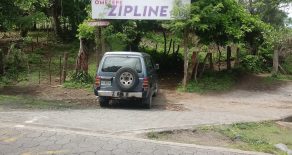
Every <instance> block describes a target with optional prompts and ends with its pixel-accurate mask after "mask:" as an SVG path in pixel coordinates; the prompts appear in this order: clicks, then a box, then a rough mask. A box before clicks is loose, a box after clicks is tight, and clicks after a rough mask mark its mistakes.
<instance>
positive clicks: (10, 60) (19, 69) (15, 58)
mask: <svg viewBox="0 0 292 155" xmlns="http://www.w3.org/2000/svg"><path fill="white" fill-rule="evenodd" d="M4 66H5V76H6V77H7V78H8V79H11V80H19V78H20V77H21V76H20V75H22V74H25V72H26V71H27V68H28V58H27V56H26V54H25V53H24V52H22V51H21V50H20V49H18V48H16V47H15V44H12V45H11V47H10V49H9V52H8V54H7V55H6V56H5V59H4Z"/></svg>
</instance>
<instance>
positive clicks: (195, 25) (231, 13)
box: [169, 0, 266, 87]
mask: <svg viewBox="0 0 292 155" xmlns="http://www.w3.org/2000/svg"><path fill="white" fill-rule="evenodd" d="M173 14H174V16H175V17H176V20H174V21H172V22H170V24H169V28H170V29H171V30H172V31H174V32H175V33H176V34H177V35H178V36H180V37H182V38H187V36H188V35H187V34H192V35H196V36H198V37H199V40H200V43H202V44H206V45H209V44H211V43H215V44H217V46H218V47H219V46H225V45H227V44H228V43H230V42H235V43H236V42H242V41H244V40H245V39H246V40H248V41H251V42H252V43H254V40H253V39H254V38H257V37H261V35H262V33H263V32H264V30H265V29H266V24H264V23H263V22H262V21H261V20H259V19H258V18H257V17H255V16H253V15H251V14H249V13H248V12H246V11H245V9H244V8H243V7H242V6H241V5H239V4H238V3H237V2H235V1H233V0H209V1H205V0H197V1H195V2H193V3H192V5H191V6H190V7H188V6H183V5H182V4H181V3H180V1H177V2H176V7H175V9H174V12H173ZM255 32H259V33H260V34H258V33H255ZM248 34H253V36H252V37H247V35H248ZM189 43H190V42H188V39H186V40H185V41H184V48H185V51H184V52H185V54H184V61H185V65H184V67H185V68H184V72H185V74H184V79H183V86H184V87H185V86H186V84H187V83H188V81H187V79H188V77H187V76H189V75H188V74H187V70H188V69H187V67H188V60H189V47H188V46H189V45H191V44H189ZM186 44H189V45H186Z"/></svg>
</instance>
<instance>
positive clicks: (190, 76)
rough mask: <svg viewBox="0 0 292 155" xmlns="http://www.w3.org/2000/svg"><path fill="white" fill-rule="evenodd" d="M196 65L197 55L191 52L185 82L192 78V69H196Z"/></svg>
mask: <svg viewBox="0 0 292 155" xmlns="http://www.w3.org/2000/svg"><path fill="white" fill-rule="evenodd" d="M196 63H197V53H196V52H193V54H192V58H191V62H190V64H189V68H188V76H187V77H188V79H187V81H190V80H191V78H192V75H194V68H195V67H196Z"/></svg>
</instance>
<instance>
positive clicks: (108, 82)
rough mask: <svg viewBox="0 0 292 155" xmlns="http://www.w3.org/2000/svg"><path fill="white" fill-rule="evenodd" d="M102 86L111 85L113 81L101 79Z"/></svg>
mask: <svg viewBox="0 0 292 155" xmlns="http://www.w3.org/2000/svg"><path fill="white" fill-rule="evenodd" d="M101 85H102V86H111V85H112V82H111V81H101Z"/></svg>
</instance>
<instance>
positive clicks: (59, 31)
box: [52, 0, 62, 38]
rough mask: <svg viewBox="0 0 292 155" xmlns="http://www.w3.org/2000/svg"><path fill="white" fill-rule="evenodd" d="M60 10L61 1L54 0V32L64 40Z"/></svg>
mask: <svg viewBox="0 0 292 155" xmlns="http://www.w3.org/2000/svg"><path fill="white" fill-rule="evenodd" d="M59 10H60V0H54V2H53V5H52V17H53V26H54V32H55V35H56V36H57V37H59V38H62V28H61V22H60V19H59Z"/></svg>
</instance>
